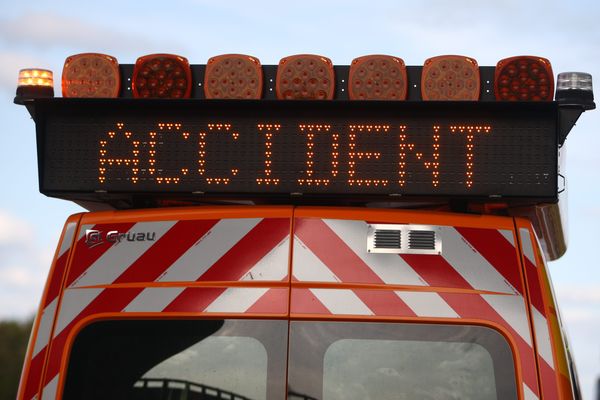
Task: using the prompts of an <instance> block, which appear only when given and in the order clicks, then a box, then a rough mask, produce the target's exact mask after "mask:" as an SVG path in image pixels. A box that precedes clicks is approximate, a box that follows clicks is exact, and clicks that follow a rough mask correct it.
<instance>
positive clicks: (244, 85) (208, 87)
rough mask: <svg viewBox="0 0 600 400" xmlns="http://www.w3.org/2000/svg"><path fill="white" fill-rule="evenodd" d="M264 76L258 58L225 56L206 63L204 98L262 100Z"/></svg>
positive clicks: (235, 55) (242, 55) (237, 55)
mask: <svg viewBox="0 0 600 400" xmlns="http://www.w3.org/2000/svg"><path fill="white" fill-rule="evenodd" d="M262 86H263V74H262V67H261V65H260V61H259V60H258V58H254V57H252V56H247V55H244V54H224V55H221V56H216V57H212V58H210V59H209V60H208V62H207V63H206V73H205V75H204V96H205V97H206V98H207V99H260V98H261V95H262Z"/></svg>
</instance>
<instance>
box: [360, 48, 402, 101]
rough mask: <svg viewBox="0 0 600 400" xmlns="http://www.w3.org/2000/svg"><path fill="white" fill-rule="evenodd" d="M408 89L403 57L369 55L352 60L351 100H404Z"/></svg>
mask: <svg viewBox="0 0 600 400" xmlns="http://www.w3.org/2000/svg"><path fill="white" fill-rule="evenodd" d="M406 91H407V79H406V66H405V65H404V61H403V60H402V59H401V58H397V57H392V56H386V55H369V56H362V57H358V58H355V59H354V60H352V64H351V65H350V73H349V76H348V97H349V98H350V100H404V99H406Z"/></svg>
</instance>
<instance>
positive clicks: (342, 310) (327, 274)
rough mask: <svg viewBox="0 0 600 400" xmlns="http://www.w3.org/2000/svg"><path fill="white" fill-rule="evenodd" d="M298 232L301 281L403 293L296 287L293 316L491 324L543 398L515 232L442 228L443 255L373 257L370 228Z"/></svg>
mask: <svg viewBox="0 0 600 400" xmlns="http://www.w3.org/2000/svg"><path fill="white" fill-rule="evenodd" d="M294 226H295V229H294V253H293V276H292V279H293V280H294V281H298V282H304V283H310V282H313V283H322V282H331V283H334V282H339V283H343V284H352V285H357V284H371V285H372V284H381V285H384V284H385V285H397V286H399V287H400V290H373V289H363V288H360V286H359V287H358V288H357V287H356V286H355V287H353V288H340V289H330V288H321V287H315V288H304V287H303V288H294V289H293V291H292V301H291V305H292V308H291V312H292V313H295V314H321V315H323V314H325V315H327V314H338V315H364V316H369V315H373V316H394V317H428V318H462V319H478V320H485V321H490V322H492V323H494V324H497V325H500V326H502V327H503V328H504V329H505V330H506V331H507V332H509V333H510V336H511V338H512V340H513V342H514V344H515V345H516V347H517V349H518V352H519V355H520V360H521V371H522V375H523V387H524V389H523V390H524V394H525V397H526V398H538V397H539V390H538V378H537V372H536V361H535V353H534V343H533V340H532V335H531V330H530V327H529V318H528V310H527V301H526V300H525V292H524V282H523V279H522V277H521V272H520V271H521V267H520V262H519V252H518V248H517V247H516V245H515V237H514V234H513V232H512V231H509V230H496V229H481V228H453V227H440V231H441V236H442V243H443V253H442V255H397V254H386V253H378V254H371V253H368V252H367V247H366V232H367V226H368V223H367V222H365V221H351V220H336V219H319V218H297V219H296V220H295V223H294ZM332 249H335V251H332ZM402 286H405V288H402ZM449 289H451V290H449ZM541 309H542V310H543V307H542V308H541ZM536 315H537V318H538V319H540V317H541V318H543V314H541V313H538V314H536ZM545 326H546V328H547V325H545ZM542 339H543V338H542ZM536 340H537V342H536V343H539V340H540V338H538V337H537V336H536ZM547 350H548V349H547V348H546V349H545V351H547ZM549 366H550V368H553V367H552V364H549Z"/></svg>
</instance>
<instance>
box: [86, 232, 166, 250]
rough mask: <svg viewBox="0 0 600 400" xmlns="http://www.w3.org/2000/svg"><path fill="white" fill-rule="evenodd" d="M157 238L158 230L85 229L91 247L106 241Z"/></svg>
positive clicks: (87, 242) (111, 242) (135, 240)
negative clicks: (104, 230) (105, 230)
mask: <svg viewBox="0 0 600 400" xmlns="http://www.w3.org/2000/svg"><path fill="white" fill-rule="evenodd" d="M155 240H156V232H119V231H108V232H106V234H104V232H102V231H99V230H96V229H86V230H85V244H86V245H87V246H88V247H89V248H90V249H91V248H93V247H96V246H100V245H101V244H104V243H110V244H111V245H112V244H115V243H121V242H154V241H155Z"/></svg>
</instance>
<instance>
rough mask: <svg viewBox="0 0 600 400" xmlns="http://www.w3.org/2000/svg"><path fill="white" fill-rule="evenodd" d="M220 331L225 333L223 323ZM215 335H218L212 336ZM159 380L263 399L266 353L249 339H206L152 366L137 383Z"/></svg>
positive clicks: (254, 340)
mask: <svg viewBox="0 0 600 400" xmlns="http://www.w3.org/2000/svg"><path fill="white" fill-rule="evenodd" d="M222 330H223V331H225V332H226V331H228V330H229V327H228V326H227V323H225V326H224V327H223V328H222ZM219 334H222V332H221V331H218V332H216V333H215V335H219ZM160 380H168V381H172V382H173V381H174V380H182V381H185V382H192V383H196V384H198V385H200V386H202V387H204V386H206V387H210V388H219V389H218V390H219V391H225V392H229V393H243V395H244V396H245V397H241V396H239V398H244V399H245V398H251V399H256V400H258V399H266V397H267V350H266V349H265V347H264V346H263V345H262V343H261V342H259V341H258V340H257V339H255V338H252V337H239V336H211V337H207V338H206V339H204V340H202V341H200V342H198V343H196V344H194V345H193V346H190V347H188V348H187V349H185V350H183V351H181V352H179V353H177V354H175V355H173V356H171V357H170V358H168V359H166V360H164V361H163V362H161V363H160V364H158V365H156V366H154V367H153V368H152V369H150V370H149V371H148V372H146V373H145V374H144V375H143V376H142V380H141V382H160ZM210 398H212V397H210ZM215 398H221V397H215Z"/></svg>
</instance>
